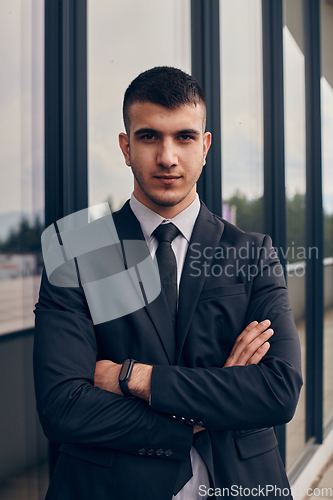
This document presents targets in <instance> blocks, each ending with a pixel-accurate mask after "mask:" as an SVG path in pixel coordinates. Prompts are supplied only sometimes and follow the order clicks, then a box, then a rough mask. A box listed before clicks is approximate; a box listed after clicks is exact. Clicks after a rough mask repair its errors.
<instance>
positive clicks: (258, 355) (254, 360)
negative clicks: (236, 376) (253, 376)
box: [247, 342, 271, 365]
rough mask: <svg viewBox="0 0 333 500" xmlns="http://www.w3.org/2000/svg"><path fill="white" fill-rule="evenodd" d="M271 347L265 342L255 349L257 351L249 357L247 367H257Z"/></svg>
mask: <svg viewBox="0 0 333 500" xmlns="http://www.w3.org/2000/svg"><path fill="white" fill-rule="evenodd" d="M270 347H271V345H270V343H269V342H265V343H264V344H263V345H262V346H260V347H259V349H257V351H256V352H255V353H254V354H253V356H251V358H250V359H249V361H248V362H247V365H257V364H258V363H259V362H260V361H261V360H262V358H263V357H264V356H265V355H266V354H267V352H268V351H269V348H270Z"/></svg>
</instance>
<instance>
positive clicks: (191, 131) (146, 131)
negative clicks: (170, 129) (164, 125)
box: [134, 128, 200, 135]
mask: <svg viewBox="0 0 333 500" xmlns="http://www.w3.org/2000/svg"><path fill="white" fill-rule="evenodd" d="M142 134H157V135H158V134H160V132H159V131H158V130H155V129H153V128H140V129H138V130H136V131H135V132H134V135H142ZM188 134H192V135H200V132H199V131H198V130H195V129H194V128H188V129H184V130H178V131H177V132H176V133H175V135H188Z"/></svg>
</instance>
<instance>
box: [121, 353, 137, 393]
mask: <svg viewBox="0 0 333 500" xmlns="http://www.w3.org/2000/svg"><path fill="white" fill-rule="evenodd" d="M127 361H129V362H130V363H129V366H128V368H127V373H126V374H125V376H124V378H121V374H122V371H123V366H124V363H126V362H127ZM124 363H123V365H122V367H121V370H120V374H119V387H120V390H121V392H122V393H123V395H124V396H125V397H126V398H132V397H134V396H133V394H132V393H131V391H130V390H129V388H128V382H129V381H130V378H131V374H132V371H133V366H134V364H135V363H137V361H136V359H129V360H127V359H126V360H125V361H124Z"/></svg>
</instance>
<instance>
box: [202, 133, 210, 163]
mask: <svg viewBox="0 0 333 500" xmlns="http://www.w3.org/2000/svg"><path fill="white" fill-rule="evenodd" d="M211 143H212V134H211V133H210V132H205V133H204V136H203V164H202V166H204V165H206V156H207V153H208V151H209V148H210V145H211Z"/></svg>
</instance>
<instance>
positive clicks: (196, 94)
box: [123, 66, 206, 133]
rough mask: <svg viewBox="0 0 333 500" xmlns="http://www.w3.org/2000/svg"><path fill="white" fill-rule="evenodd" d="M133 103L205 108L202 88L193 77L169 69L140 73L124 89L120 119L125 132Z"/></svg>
mask: <svg viewBox="0 0 333 500" xmlns="http://www.w3.org/2000/svg"><path fill="white" fill-rule="evenodd" d="M135 102H151V103H153V104H159V105H161V106H164V107H165V108H168V109H176V108H178V107H179V106H181V105H183V104H190V103H192V104H196V105H197V104H199V103H200V102H201V103H202V104H203V105H204V106H206V101H205V95H204V92H203V90H202V87H201V86H200V84H199V83H198V82H197V80H196V79H195V78H193V76H191V75H188V74H187V73H185V72H184V71H182V70H180V69H177V68H172V67H169V66H157V67H155V68H152V69H148V70H147V71H144V72H143V73H140V75H139V76H137V77H136V78H135V79H134V80H133V81H132V82H131V83H130V85H129V86H128V87H127V90H126V92H125V95H124V103H123V119H124V125H125V129H126V132H127V133H129V129H130V117H129V113H128V110H129V107H130V106H131V104H133V103H135Z"/></svg>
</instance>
